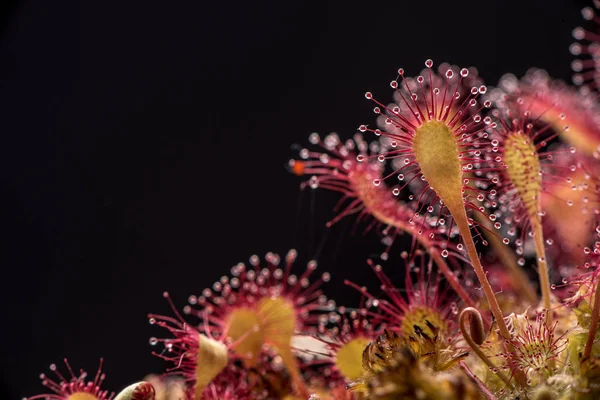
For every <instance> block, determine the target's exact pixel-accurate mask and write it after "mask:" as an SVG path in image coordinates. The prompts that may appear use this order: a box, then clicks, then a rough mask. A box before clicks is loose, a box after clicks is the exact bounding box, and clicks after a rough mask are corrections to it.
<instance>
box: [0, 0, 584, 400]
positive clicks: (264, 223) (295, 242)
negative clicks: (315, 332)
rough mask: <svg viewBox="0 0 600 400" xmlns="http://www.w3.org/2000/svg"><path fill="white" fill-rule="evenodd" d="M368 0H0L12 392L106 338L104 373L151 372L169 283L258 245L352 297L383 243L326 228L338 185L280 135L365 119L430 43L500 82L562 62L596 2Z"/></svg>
mask: <svg viewBox="0 0 600 400" xmlns="http://www.w3.org/2000/svg"><path fill="white" fill-rule="evenodd" d="M357 3H359V4H362V5H360V6H359V5H352V4H351V3H350V2H337V3H336V2H318V3H312V2H297V1H296V2H286V1H268V2H267V1H255V2H222V3H218V4H217V3H210V2H206V1H198V0H196V1H173V2H148V1H118V2H110V1H104V2H89V1H85V2H80V3H78V2H75V1H61V2H56V1H46V0H38V1H33V0H32V1H26V2H22V3H17V2H10V3H4V9H3V18H2V20H1V23H2V26H1V31H0V32H1V35H2V36H1V37H0V132H1V136H0V176H1V179H2V185H1V186H0V187H1V189H2V194H1V196H0V199H1V203H0V205H1V207H0V227H1V228H0V229H1V231H2V233H3V235H2V238H0V239H1V240H0V265H1V268H2V274H1V275H0V276H1V278H0V279H1V284H0V293H1V298H0V300H1V303H0V307H1V311H0V315H1V317H0V318H1V319H0V321H2V322H1V328H0V331H1V335H2V336H1V340H0V354H1V360H0V367H1V369H2V374H1V379H2V386H3V391H4V394H3V395H0V397H1V398H3V399H4V398H8V399H20V398H21V397H23V396H28V395H34V394H36V393H39V392H42V391H43V388H42V386H41V385H40V384H39V379H38V375H39V373H40V372H42V371H46V370H47V367H48V365H49V364H50V363H52V362H60V360H61V359H62V358H63V357H68V358H69V359H70V360H71V362H72V364H73V365H74V367H76V368H86V369H88V370H90V371H94V369H95V368H96V365H97V361H98V358H99V357H101V356H103V357H105V371H106V373H107V375H108V378H107V380H106V387H107V388H111V389H114V390H118V389H119V388H121V387H123V386H124V385H126V384H128V383H130V382H131V381H134V380H136V379H140V378H141V377H142V376H143V375H144V374H145V373H147V372H152V371H154V372H160V371H161V367H162V363H161V362H159V361H158V360H155V359H154V358H153V357H152V356H151V355H150V351H151V348H150V346H149V345H148V338H149V337H150V336H154V335H160V334H161V333H162V332H161V331H160V330H158V328H153V327H151V326H149V325H148V322H147V318H146V314H147V313H148V312H157V313H166V314H168V313H170V311H169V308H168V306H167V304H166V302H165V300H164V299H163V298H162V296H161V293H162V292H163V291H164V290H168V291H170V292H171V293H172V294H173V297H174V299H175V301H176V302H177V304H178V305H180V306H182V305H183V304H184V303H185V301H186V299H187V296H188V295H189V294H192V293H193V294H198V293H199V292H200V291H201V290H202V289H203V288H204V287H206V286H209V285H211V284H212V282H213V281H215V280H216V279H218V278H219V277H220V276H221V275H223V274H225V273H227V272H228V270H229V268H230V266H232V265H233V264H235V263H237V262H239V261H244V260H247V258H248V257H249V256H250V255H251V254H255V253H257V254H260V255H262V254H264V253H265V252H267V251H276V252H280V253H285V252H286V251H287V250H288V249H289V248H291V247H295V248H297V249H298V250H299V253H300V262H301V263H302V264H303V263H305V262H306V261H308V260H309V259H310V258H312V257H315V256H318V258H319V261H320V266H321V268H322V270H328V271H330V272H331V273H332V275H333V282H332V283H330V284H329V285H328V293H329V294H331V295H332V296H334V297H336V298H337V299H338V300H342V301H350V302H351V301H354V300H355V298H356V296H354V293H352V291H351V290H350V289H349V288H346V287H345V286H344V284H343V280H344V279H352V280H354V281H357V282H360V283H361V284H362V283H364V282H369V281H372V273H371V271H370V270H369V269H368V267H367V266H366V264H365V260H366V259H367V257H369V256H371V255H373V254H377V253H379V252H380V251H381V250H382V247H381V246H380V245H379V241H378V239H377V237H376V236H374V235H367V237H366V238H362V237H361V236H360V232H361V231H360V229H359V230H358V234H357V235H354V236H351V235H350V231H351V230H352V228H353V226H354V224H353V221H352V220H348V221H345V222H342V223H340V224H339V225H338V226H336V227H334V228H333V230H332V231H331V232H330V233H329V236H328V237H327V238H326V239H325V242H323V240H324V232H325V228H324V226H323V224H324V222H325V221H326V220H327V219H328V218H331V216H333V215H334V214H333V213H332V211H331V209H332V207H333V205H334V204H335V200H336V198H337V196H335V195H329V194H327V193H324V192H316V193H310V192H305V193H302V194H301V193H300V192H299V183H300V181H301V180H300V179H299V178H297V177H295V176H293V175H291V174H289V173H288V172H287V171H286V169H285V168H284V165H285V163H286V162H287V160H288V159H289V158H290V157H292V156H293V155H294V154H295V153H294V151H293V150H292V149H291V147H290V145H291V144H293V143H299V144H306V143H307V137H308V135H309V134H310V133H311V132H313V131H318V132H320V133H328V132H330V131H337V132H339V133H340V134H341V135H342V137H349V136H350V135H352V134H353V133H354V132H355V131H356V128H357V127H358V126H359V125H360V124H362V123H372V122H374V116H373V115H372V112H371V108H372V104H371V103H369V102H367V101H366V100H365V98H364V96H363V94H364V92H365V91H367V90H370V91H373V92H374V93H375V94H379V96H378V97H380V98H382V99H387V100H389V99H391V90H390V89H389V85H388V84H389V81H390V80H391V79H394V78H395V77H396V75H395V71H396V70H397V68H398V67H400V66H403V67H404V68H405V69H406V70H407V72H408V73H409V74H417V73H418V72H419V71H420V70H421V69H422V67H423V62H424V60H425V59H426V58H433V59H434V61H435V62H436V63H438V64H439V63H440V62H442V61H448V62H451V63H456V64H459V65H461V66H470V65H474V66H476V67H477V68H478V69H479V71H480V74H481V75H483V77H484V78H485V79H486V82H487V83H488V84H490V85H493V84H495V83H496V82H497V80H498V78H499V77H500V76H501V75H502V74H503V73H505V72H513V73H515V74H517V75H519V76H521V75H522V74H524V73H525V71H526V70H527V69H528V68H529V67H532V66H539V67H543V68H546V69H547V70H548V71H549V72H550V74H551V75H553V76H555V77H559V78H562V79H569V78H570V75H571V72H570V66H569V64H570V62H571V59H572V57H571V55H570V54H569V51H568V46H569V44H570V43H571V42H572V38H571V31H572V29H573V28H574V27H575V26H577V25H578V24H580V23H581V21H582V18H581V16H580V13H579V10H580V8H581V7H583V6H584V5H587V2H586V1H572V0H571V1H569V0H561V1H552V2H548V1H547V0H495V1H491V0H488V1H481V0H470V1H460V2H459V1H453V0H446V1H437V2H436V1H427V2H425V1H402V0H396V1H394V2H390V3H387V2H380V1H378V2H364V1H361V2H357ZM313 208H314V210H313ZM320 243H324V244H323V247H322V249H323V250H322V252H320V253H317V248H318V247H319V244H320ZM388 268H391V269H392V271H397V275H399V276H402V273H401V267H400V266H398V267H396V265H391V266H389V267H388ZM392 275H394V274H392ZM342 301H339V302H342Z"/></svg>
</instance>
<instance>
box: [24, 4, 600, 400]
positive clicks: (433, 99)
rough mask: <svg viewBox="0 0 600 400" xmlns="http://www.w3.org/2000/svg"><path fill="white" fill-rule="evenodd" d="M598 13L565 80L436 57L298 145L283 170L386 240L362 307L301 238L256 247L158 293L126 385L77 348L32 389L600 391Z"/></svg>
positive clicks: (369, 395) (588, 16)
mask: <svg viewBox="0 0 600 400" xmlns="http://www.w3.org/2000/svg"><path fill="white" fill-rule="evenodd" d="M599 10H600V2H599V1H595V2H594V3H593V6H590V7H587V8H585V9H584V10H583V12H582V15H583V18H584V19H585V20H587V21H590V22H589V26H592V27H593V26H594V25H595V26H596V28H591V29H584V28H576V29H575V30H574V31H573V36H574V38H575V42H574V43H573V44H572V46H571V49H570V50H571V52H572V54H573V55H574V60H573V62H572V68H573V70H574V76H573V84H572V85H571V84H567V83H565V82H562V81H558V80H555V79H553V78H551V77H550V76H549V75H548V73H546V72H545V71H544V70H542V69H531V70H530V71H529V72H527V74H526V75H525V76H522V77H517V76H514V75H512V74H506V75H504V76H503V77H502V79H501V80H500V81H499V82H497V83H495V85H494V86H490V85H488V84H486V83H485V80H484V77H482V76H480V75H479V74H478V71H477V69H476V68H475V67H468V68H467V67H461V66H456V65H451V64H448V63H444V62H442V63H439V64H438V63H436V62H434V61H433V60H430V59H427V60H423V61H424V64H423V70H422V71H405V70H404V69H403V68H400V69H398V70H397V71H395V72H393V74H394V75H395V76H393V77H392V78H393V79H392V80H391V82H390V92H388V93H371V92H367V93H365V99H357V101H365V102H366V103H367V105H366V106H368V107H372V108H373V112H374V114H375V117H374V118H373V120H372V121H368V122H365V121H357V130H356V132H352V133H350V134H348V135H345V136H342V135H338V134H334V133H332V134H327V135H319V134H317V133H313V134H311V135H310V136H309V138H308V140H307V142H306V144H305V145H304V147H302V148H300V149H298V152H297V154H296V156H295V157H294V158H293V159H291V160H290V161H289V164H288V169H289V171H290V179H297V180H298V181H299V183H300V190H305V191H317V192H318V191H332V192H336V193H337V194H338V195H339V203H338V205H337V207H336V216H335V217H334V218H333V219H332V220H331V221H329V222H326V221H323V223H326V224H327V226H328V227H329V226H331V225H333V224H335V223H336V222H338V221H339V220H341V219H353V220H354V223H355V224H356V225H358V226H363V227H364V229H365V231H366V234H368V235H379V236H380V237H381V238H382V239H383V240H382V241H383V244H382V248H380V249H373V251H374V252H375V253H378V254H380V257H379V258H378V259H372V260H369V261H368V262H367V263H366V264H365V265H364V268H368V269H371V270H372V271H373V273H374V275H375V276H376V278H377V279H378V280H379V282H380V285H379V287H375V288H368V287H363V286H362V285H360V284H358V283H356V282H350V281H348V282H346V285H347V287H348V290H351V291H357V292H358V293H359V295H360V298H361V300H360V303H359V304H354V305H351V306H342V305H339V304H336V302H335V299H329V298H327V297H326V296H325V294H324V292H323V290H322V286H323V285H325V284H326V283H327V282H328V281H329V280H330V279H333V278H332V277H331V276H330V275H329V273H327V272H323V271H321V267H320V266H319V268H317V262H316V261H309V262H308V263H306V265H298V264H299V263H298V262H296V258H297V253H296V251H295V250H289V251H288V252H287V253H285V254H282V255H279V254H275V253H268V254H266V255H265V256H264V257H258V256H256V255H253V256H251V257H250V258H249V260H248V261H247V262H246V263H240V264H237V265H235V266H234V267H233V268H231V271H230V273H228V274H227V275H225V276H223V277H222V278H221V279H220V280H219V281H217V282H215V283H214V284H213V285H212V286H211V287H208V288H205V289H204V290H202V291H201V294H200V295H197V296H190V297H189V298H188V304H187V305H185V306H183V307H181V305H180V304H177V302H176V301H172V300H171V297H170V295H169V293H166V292H165V293H164V297H165V299H166V301H167V302H169V304H170V305H171V309H172V312H171V313H170V314H169V315H158V314H149V315H148V320H149V322H150V324H151V325H152V328H151V329H152V330H153V332H154V333H153V334H154V337H152V338H150V339H149V342H150V345H151V347H152V351H153V354H154V355H156V357H158V358H160V359H162V360H163V361H164V364H165V372H164V374H162V375H151V376H147V377H146V378H144V380H143V381H141V382H138V383H134V384H132V385H131V386H129V387H127V388H125V389H123V390H122V391H120V392H119V391H114V392H113V391H112V390H110V389H107V388H105V387H104V385H103V381H104V374H103V373H102V361H101V362H100V367H98V369H97V372H96V373H94V374H92V375H88V374H87V373H86V372H85V371H83V370H76V369H74V368H72V367H71V365H70V364H69V362H68V361H67V360H64V361H63V362H62V363H61V364H60V365H55V364H53V365H51V366H50V372H48V373H44V374H42V375H41V380H42V384H43V386H44V387H45V391H44V392H42V394H35V393H32V395H31V397H28V398H27V399H26V400H37V399H53V400H111V399H119V400H122V399H135V400H142V399H164V400H171V399H190V400H191V399H195V400H200V399H215V400H216V399H221V400H225V399H232V400H233V399H241V400H243V399H287V400H293V399H304V400H306V399H311V400H317V399H322V400H325V399H330V400H341V399H347V400H350V399H355V400H360V399H372V400H384V399H423V400H424V399H431V400H437V399H488V400H492V399H532V400H533V399H537V400H541V399H544V400H550V399H556V400H558V399H598V398H600V332H598V331H599V330H598V324H599V323H600V292H599V288H600V269H599V268H600V216H599V214H600V99H599V97H598V94H599V90H600V27H599V26H598V24H599V23H600V11H599ZM586 25H587V23H586ZM361 123H362V125H361ZM275 163H276V161H275ZM295 176H296V177H295ZM399 238H402V240H397V239H399ZM392 252H396V253H398V254H399V255H400V257H399V259H400V260H401V263H400V264H401V265H390V264H392V263H391V262H387V260H388V257H389V255H390V254H391V253H392ZM392 269H394V270H395V271H398V270H400V271H404V279H403V280H402V281H399V282H396V281H393V280H392V279H391V278H390V277H389V276H388V274H386V272H385V271H386V270H387V271H389V270H392ZM532 271H535V273H533V272H532ZM534 275H535V276H536V279H533V280H532V279H530V276H534ZM63 364H64V365H63ZM116 393H117V394H116Z"/></svg>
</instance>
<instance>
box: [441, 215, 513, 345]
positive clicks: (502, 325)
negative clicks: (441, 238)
mask: <svg viewBox="0 0 600 400" xmlns="http://www.w3.org/2000/svg"><path fill="white" fill-rule="evenodd" d="M450 213H451V214H452V216H453V217H454V222H455V223H456V226H457V227H458V230H459V232H460V235H461V236H462V239H463V241H464V243H465V247H466V248H467V254H468V255H469V258H470V260H471V265H472V266H473V269H474V270H475V274H476V275H477V279H479V283H481V287H482V289H483V293H484V294H485V297H486V298H487V301H488V304H489V306H490V310H491V311H492V314H493V315H494V318H495V319H496V323H497V324H498V329H499V330H500V335H502V336H503V337H504V338H505V339H506V340H509V339H510V332H509V331H508V328H507V327H506V322H504V315H503V314H502V310H501V309H500V305H499V304H498V300H497V299H496V295H495V294H494V290H493V289H492V285H490V281H488V278H487V275H486V274H485V271H484V270H483V266H482V265H481V261H480V260H479V255H478V254H477V249H476V248H475V242H473V236H471V229H470V227H469V223H468V221H467V213H466V210H465V209H464V207H462V209H459V210H450Z"/></svg>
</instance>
